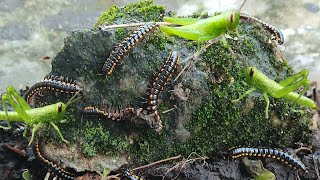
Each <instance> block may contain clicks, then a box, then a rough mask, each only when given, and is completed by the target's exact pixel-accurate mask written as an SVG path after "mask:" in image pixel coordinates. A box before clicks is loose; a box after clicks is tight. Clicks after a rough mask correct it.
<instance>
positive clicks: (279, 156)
mask: <svg viewBox="0 0 320 180" xmlns="http://www.w3.org/2000/svg"><path fill="white" fill-rule="evenodd" d="M230 151H231V156H232V158H233V159H236V158H239V157H244V156H255V157H268V158H273V159H276V160H278V161H281V162H284V163H285V164H286V165H288V166H289V167H293V168H294V169H295V170H302V171H306V166H305V165H304V164H303V163H302V162H301V161H300V160H298V159H295V158H293V157H292V156H290V155H289V154H287V153H285V152H283V151H280V150H276V149H270V148H233V149H230Z"/></svg>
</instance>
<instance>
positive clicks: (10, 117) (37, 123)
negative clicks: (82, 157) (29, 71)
mask: <svg viewBox="0 0 320 180" xmlns="http://www.w3.org/2000/svg"><path fill="white" fill-rule="evenodd" d="M76 95H77V94H76ZM76 95H74V96H73V97H72V98H71V99H70V100H69V101H68V102H67V103H66V104H64V103H62V102H58V103H55V104H51V105H47V106H44V107H39V108H34V109H31V107H30V106H29V104H28V103H27V102H26V101H25V100H24V98H23V97H21V96H20V94H19V93H18V92H17V91H16V90H15V89H14V87H13V86H9V87H7V92H6V93H5V94H4V95H2V106H3V110H4V111H0V119H2V120H6V121H7V122H8V126H0V128H2V129H10V128H11V125H10V122H12V121H20V122H24V123H26V124H27V126H30V127H32V135H31V139H30V142H29V145H30V144H31V143H32V141H33V139H34V135H35V132H36V131H37V130H38V129H39V128H40V127H41V126H42V125H43V124H45V123H49V124H50V125H51V126H52V127H53V128H54V129H55V130H56V131H57V132H58V134H59V136H60V138H61V140H62V141H64V142H65V143H68V141H67V140H66V139H64V137H63V136H62V134H61V132H60V129H59V128H58V126H57V125H56V124H55V123H56V122H60V121H61V120H62V118H63V117H64V114H65V112H66V108H67V107H68V106H69V105H70V104H71V103H73V102H75V101H77V100H79V99H80V98H81V97H79V98H76ZM6 102H8V103H9V104H10V105H11V106H12V107H13V109H14V110H15V111H9V112H8V109H7V105H6ZM26 131H27V128H26V129H25V133H24V134H26Z"/></svg>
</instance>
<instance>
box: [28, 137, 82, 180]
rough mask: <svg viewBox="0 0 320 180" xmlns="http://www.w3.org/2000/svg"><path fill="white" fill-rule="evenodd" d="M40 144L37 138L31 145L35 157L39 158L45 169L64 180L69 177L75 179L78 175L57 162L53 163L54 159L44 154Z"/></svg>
mask: <svg viewBox="0 0 320 180" xmlns="http://www.w3.org/2000/svg"><path fill="white" fill-rule="evenodd" d="M40 146H41V145H40V143H39V142H38V140H37V141H36V143H35V144H34V146H33V152H34V154H35V156H36V158H37V159H38V160H40V162H41V164H43V165H44V166H46V168H47V170H48V171H49V172H50V174H51V175H53V176H55V177H58V178H61V179H65V180H71V179H75V178H76V177H78V175H76V174H74V173H71V172H68V171H66V170H65V169H63V168H62V167H61V166H59V165H58V164H57V163H55V162H54V161H52V160H50V159H48V158H46V157H45V155H44V152H43V150H42V149H41V147H40Z"/></svg>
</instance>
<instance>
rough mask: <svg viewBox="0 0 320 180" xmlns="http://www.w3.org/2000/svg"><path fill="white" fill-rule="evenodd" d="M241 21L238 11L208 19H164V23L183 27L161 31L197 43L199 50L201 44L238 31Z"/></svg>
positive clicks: (162, 27) (164, 28) (163, 27)
mask: <svg viewBox="0 0 320 180" xmlns="http://www.w3.org/2000/svg"><path fill="white" fill-rule="evenodd" d="M239 19H240V13H239V11H236V10H234V11H229V12H225V13H221V14H219V15H217V16H212V17H209V18H206V19H196V18H172V17H164V21H166V22H169V23H172V24H177V25H181V26H179V27H170V26H161V27H160V29H161V30H162V31H163V32H164V33H166V34H168V35H176V36H180V37H182V38H185V39H188V40H193V41H197V42H198V49H199V47H200V43H201V42H204V41H208V40H211V39H214V38H217V37H218V36H220V35H221V34H224V33H226V32H228V31H232V30H234V29H236V28H237V26H238V25H239ZM224 41H225V40H224Z"/></svg>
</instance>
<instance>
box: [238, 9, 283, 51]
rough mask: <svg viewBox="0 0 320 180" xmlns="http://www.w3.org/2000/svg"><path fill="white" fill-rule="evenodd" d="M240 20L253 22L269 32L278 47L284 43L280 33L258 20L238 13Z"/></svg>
mask: <svg viewBox="0 0 320 180" xmlns="http://www.w3.org/2000/svg"><path fill="white" fill-rule="evenodd" d="M240 19H244V20H249V21H255V22H257V23H259V24H261V25H262V26H263V28H265V29H266V30H267V31H269V32H270V33H271V34H272V35H273V39H274V40H276V41H277V42H278V44H279V45H281V44H283V43H284V37H283V34H282V32H281V31H280V30H279V29H277V28H275V27H274V26H272V25H270V24H268V23H266V22H263V21H261V20H260V19H258V18H256V17H253V16H250V15H248V14H244V13H240Z"/></svg>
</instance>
